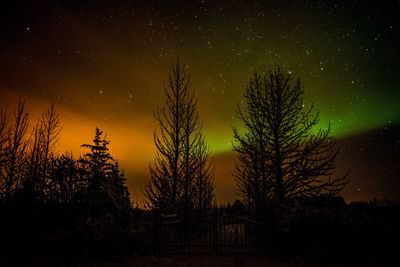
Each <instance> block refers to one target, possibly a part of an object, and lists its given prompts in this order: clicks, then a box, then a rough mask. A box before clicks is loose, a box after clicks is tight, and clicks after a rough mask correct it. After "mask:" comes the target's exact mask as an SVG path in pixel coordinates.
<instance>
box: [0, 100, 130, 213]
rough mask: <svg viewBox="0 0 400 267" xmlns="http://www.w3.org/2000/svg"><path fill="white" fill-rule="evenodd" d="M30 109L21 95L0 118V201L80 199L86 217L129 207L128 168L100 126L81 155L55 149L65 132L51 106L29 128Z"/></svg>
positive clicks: (62, 201)
mask: <svg viewBox="0 0 400 267" xmlns="http://www.w3.org/2000/svg"><path fill="white" fill-rule="evenodd" d="M28 126H29V114H28V112H27V111H26V109H25V102H24V101H23V100H22V99H20V100H19V102H18V105H17V107H16V108H14V110H13V111H12V112H10V113H9V112H7V110H3V111H2V113H1V121H0V158H1V161H0V201H1V202H2V203H9V202H13V201H19V200H24V201H30V202H34V203H58V204H66V203H80V204H86V205H88V207H89V208H90V211H89V212H88V214H87V215H88V218H87V220H89V221H90V220H91V219H93V218H96V217H98V216H100V215H101V214H103V215H104V214H106V213H113V214H121V213H128V212H129V209H130V207H131V202H130V196H129V191H128V189H127V187H126V179H125V177H124V173H123V172H122V171H120V169H119V166H118V162H116V161H115V160H114V159H113V157H112V156H111V155H110V153H109V152H108V144H109V141H108V140H106V139H105V137H104V136H103V133H102V131H100V130H99V129H97V128H96V131H95V136H94V139H93V143H91V144H83V145H82V147H84V148H86V149H88V152H87V153H85V154H84V155H83V156H81V157H80V158H78V159H75V158H74V157H73V156H72V154H71V153H66V154H61V155H60V154H57V153H56V151H57V150H56V146H57V142H58V138H59V135H60V132H61V125H60V120H59V116H58V114H57V112H56V110H55V108H54V105H51V106H50V107H49V108H48V109H47V110H46V111H45V112H44V113H43V114H42V116H41V118H40V120H39V121H38V122H37V123H36V124H35V125H34V126H33V130H32V131H31V132H29V127H28Z"/></svg>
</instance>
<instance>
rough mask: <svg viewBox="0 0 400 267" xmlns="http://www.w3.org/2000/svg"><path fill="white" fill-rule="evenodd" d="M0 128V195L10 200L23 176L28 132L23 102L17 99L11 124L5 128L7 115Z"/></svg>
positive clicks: (26, 115)
mask: <svg viewBox="0 0 400 267" xmlns="http://www.w3.org/2000/svg"><path fill="white" fill-rule="evenodd" d="M3 116H4V117H3V118H2V127H4V130H2V132H3V133H4V135H3V137H2V139H3V141H2V142H4V144H3V148H2V150H3V152H4V153H5V155H4V156H3V159H2V166H1V167H2V168H1V183H0V194H1V195H3V197H4V199H6V200H10V198H11V197H12V195H13V194H14V193H15V190H16V189H17V188H18V187H19V186H21V183H22V180H23V177H24V175H25V172H24V170H25V164H26V160H25V152H26V148H27V145H28V140H27V138H26V133H27V130H28V117H29V115H28V113H27V112H26V111H25V101H24V100H22V99H19V102H18V106H17V107H16V108H15V109H14V111H13V124H12V125H10V126H9V128H8V130H7V129H6V128H7V126H6V125H7V119H6V118H7V115H6V114H5V115H3ZM3 123H4V125H3Z"/></svg>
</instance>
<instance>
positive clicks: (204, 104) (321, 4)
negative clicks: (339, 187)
mask: <svg viewBox="0 0 400 267" xmlns="http://www.w3.org/2000/svg"><path fill="white" fill-rule="evenodd" d="M7 2H8V3H7V4H4V3H2V7H1V11H0V12H1V18H0V22H1V26H0V31H1V35H0V38H1V43H0V58H1V64H0V104H1V106H3V105H8V106H10V107H11V106H13V105H14V104H15V103H16V102H17V99H18V97H19V96H22V97H23V98H25V100H26V101H27V106H28V109H29V111H30V114H31V120H30V122H31V126H33V124H34V123H35V121H36V120H37V118H38V116H39V115H40V113H41V112H42V111H44V110H45V109H46V107H47V106H48V105H50V104H51V103H52V102H54V103H55V104H56V108H57V110H58V112H59V113H60V117H61V120H62V125H63V132H62V136H61V139H60V141H59V147H58V151H59V152H60V153H63V152H65V151H73V153H74V155H75V156H79V155H80V154H81V153H82V151H81V149H80V144H82V143H86V142H88V141H90V140H91V139H92V136H93V134H94V129H95V127H96V126H98V127H100V128H101V129H102V130H104V131H105V132H106V133H107V134H108V138H109V139H110V140H111V144H110V147H111V153H112V154H113V155H114V156H115V158H117V159H118V160H119V161H120V165H121V167H122V168H123V169H125V172H126V174H127V179H128V184H129V187H130V190H131V193H132V195H133V198H134V199H135V200H139V201H140V200H141V199H142V193H141V187H143V183H144V181H146V180H147V179H148V178H149V172H148V165H149V163H150V162H151V161H152V160H153V156H154V152H155V149H154V144H153V132H154V129H156V128H157V125H156V123H155V120H154V118H153V112H154V111H155V110H156V107H157V106H158V105H161V104H163V103H164V96H163V82H164V81H165V80H166V78H167V75H168V71H169V68H170V64H171V63H173V62H174V61H176V59H177V58H179V60H180V61H181V62H183V63H184V64H187V66H188V68H189V71H190V73H191V78H192V83H193V88H194V90H195V92H196V95H197V97H198V107H199V113H200V116H201V118H202V120H203V121H204V125H203V129H204V134H205V136H206V138H207V141H208V142H209V144H210V147H211V150H212V154H213V157H214V158H215V162H216V175H215V181H216V186H217V188H216V191H217V200H218V201H219V202H225V201H229V200H233V199H234V198H235V197H236V196H235V194H234V190H235V187H234V183H233V178H232V176H231V171H232V169H233V160H234V155H233V152H232V135H233V134H232V128H231V127H232V125H236V126H239V127H240V122H239V121H238V120H237V119H236V117H235V112H236V110H237V105H238V104H240V103H241V101H243V98H242V93H243V91H244V89H245V86H246V82H247V81H248V79H249V76H250V75H251V74H252V72H253V71H254V70H256V71H259V72H265V71H267V70H268V69H270V68H275V67H277V66H278V65H279V66H281V67H282V68H284V69H285V70H287V71H289V72H292V73H293V74H294V75H295V76H299V77H300V78H301V81H302V83H303V86H304V89H305V101H306V104H310V103H314V106H315V108H316V110H319V111H320V118H321V122H320V124H319V127H326V126H327V125H328V121H331V123H332V134H333V136H334V137H335V139H337V141H338V144H339V145H340V146H341V147H342V154H341V155H340V157H339V158H338V161H337V171H338V174H341V173H343V172H345V171H346V170H347V169H348V168H350V169H351V173H350V175H349V178H350V182H349V184H348V186H347V187H346V189H345V190H344V192H343V196H344V197H345V199H346V200H347V201H353V200H361V199H362V200H365V199H371V198H373V197H378V198H383V197H387V198H397V199H399V198H400V86H399V84H400V63H399V62H400V51H399V49H400V21H399V20H400V16H399V14H400V2H399V1H244V0H243V1H207V0H204V1H128V2H124V3H123V4H121V3H118V4H117V3H113V1H106V2H103V1H60V3H57V1H48V2H47V1H31V2H29V1H7ZM115 2H117V1H115ZM118 2H120V1H118ZM121 2H122V1H121ZM315 130H317V129H315Z"/></svg>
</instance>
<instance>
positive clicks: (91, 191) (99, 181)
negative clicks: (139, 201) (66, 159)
mask: <svg viewBox="0 0 400 267" xmlns="http://www.w3.org/2000/svg"><path fill="white" fill-rule="evenodd" d="M102 135H103V132H102V131H100V130H99V129H98V128H96V133H95V137H94V139H93V144H83V145H82V147H84V148H88V149H90V152H88V153H86V154H85V155H84V156H83V158H82V159H80V163H81V164H82V166H83V168H84V175H85V176H86V180H87V188H86V194H87V198H88V199H87V202H88V204H89V214H88V221H91V220H92V219H97V218H100V217H102V216H104V215H106V214H118V213H120V212H121V209H126V208H127V206H130V199H129V193H128V189H127V188H126V185H125V178H124V175H123V174H121V173H120V171H119V169H118V164H115V163H114V159H113V157H112V156H111V155H110V153H109V152H108V150H109V149H108V145H109V141H108V140H106V137H104V138H103V136H102Z"/></svg>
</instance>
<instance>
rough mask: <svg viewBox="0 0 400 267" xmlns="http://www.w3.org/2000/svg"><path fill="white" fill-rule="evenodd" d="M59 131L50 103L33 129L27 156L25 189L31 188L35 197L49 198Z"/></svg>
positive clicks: (53, 109)
mask: <svg viewBox="0 0 400 267" xmlns="http://www.w3.org/2000/svg"><path fill="white" fill-rule="evenodd" d="M60 132H61V126H60V121H59V116H58V114H57V112H56V111H55V108H54V105H53V104H52V105H51V106H50V107H49V108H48V110H47V111H46V112H44V113H43V114H42V117H41V119H40V121H39V122H38V123H37V125H36V126H35V127H34V129H33V133H32V136H33V138H32V141H31V149H30V156H29V170H28V179H27V185H26V187H27V189H29V188H30V190H32V192H33V194H34V197H35V198H42V200H46V199H47V200H48V199H51V198H52V196H50V195H49V194H50V184H51V180H50V179H51V171H52V162H53V158H54V156H55V154H56V153H55V152H56V151H55V149H56V145H57V142H58V138H59V135H60Z"/></svg>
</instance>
